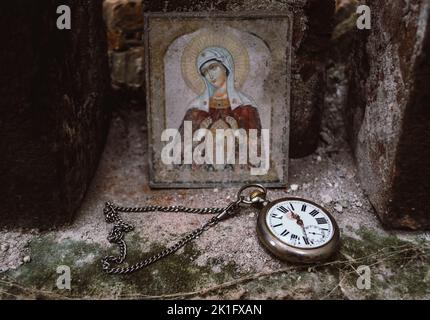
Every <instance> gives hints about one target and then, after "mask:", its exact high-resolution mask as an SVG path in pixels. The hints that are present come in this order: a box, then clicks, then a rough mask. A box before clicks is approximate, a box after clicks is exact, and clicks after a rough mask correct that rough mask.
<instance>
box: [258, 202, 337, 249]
mask: <svg viewBox="0 0 430 320" xmlns="http://www.w3.org/2000/svg"><path fill="white" fill-rule="evenodd" d="M266 224H267V226H268V228H269V230H270V231H271V233H272V234H273V235H274V236H275V237H276V238H278V239H279V240H280V241H282V242H283V243H285V244H287V245H289V246H293V247H296V248H300V249H314V248H318V247H321V246H323V245H325V244H327V243H328V242H329V241H330V240H331V239H332V238H333V235H334V227H333V223H332V221H331V219H330V218H329V216H328V215H327V213H325V212H324V211H323V210H322V209H321V208H320V207H317V206H315V205H314V204H312V203H310V202H307V201H305V200H299V199H294V200H293V199H292V200H285V201H281V202H278V203H276V204H275V205H273V207H271V208H270V209H269V210H268V211H267V214H266Z"/></svg>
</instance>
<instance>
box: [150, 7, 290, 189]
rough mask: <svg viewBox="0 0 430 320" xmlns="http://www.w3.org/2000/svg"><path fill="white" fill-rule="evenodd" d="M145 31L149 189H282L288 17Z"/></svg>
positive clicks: (166, 24)
mask: <svg viewBox="0 0 430 320" xmlns="http://www.w3.org/2000/svg"><path fill="white" fill-rule="evenodd" d="M145 22H146V33H145V35H146V58H147V61H146V66H147V70H148V72H147V100H148V107H149V118H148V119H149V127H150V129H151V131H150V137H149V142H150V143H149V145H150V155H151V161H150V177H151V186H154V187H180V186H184V187H204V186H211V185H216V184H218V183H222V184H243V183H244V182H260V183H266V185H269V186H270V185H272V186H275V185H276V186H277V185H282V184H285V182H286V181H285V179H286V176H287V166H286V163H287V159H288V128H289V107H288V106H289V105H288V103H289V99H288V97H289V77H288V76H289V75H288V73H289V66H290V54H289V52H290V42H291V40H290V33H291V25H290V19H289V18H288V15H279V16H270V15H268V16H266V15H265V16H242V15H235V16H228V15H222V14H215V15H212V14H211V17H210V18H207V17H206V18H203V17H199V16H198V15H197V16H196V15H193V14H178V15H176V14H175V15H172V14H148V15H147V17H146V20H145ZM280 27H281V28H284V33H281V34H280V33H274V31H275V30H277V29H279V28H280Z"/></svg>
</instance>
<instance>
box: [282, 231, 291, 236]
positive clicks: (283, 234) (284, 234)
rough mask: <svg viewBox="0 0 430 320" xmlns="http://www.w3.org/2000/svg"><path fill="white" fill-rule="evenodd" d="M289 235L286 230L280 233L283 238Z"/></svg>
mask: <svg viewBox="0 0 430 320" xmlns="http://www.w3.org/2000/svg"><path fill="white" fill-rule="evenodd" d="M289 233H290V231H288V230H284V231H283V232H282V233H281V236H283V237H285V236H286V235H288V234H289Z"/></svg>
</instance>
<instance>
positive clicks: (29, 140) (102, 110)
mask: <svg viewBox="0 0 430 320" xmlns="http://www.w3.org/2000/svg"><path fill="white" fill-rule="evenodd" d="M60 4H65V5H69V6H70V8H71V12H72V13H73V14H72V21H71V22H72V29H71V30H58V29H57V27H56V21H57V17H58V16H57V14H56V10H57V6H59V5H60ZM0 15H1V18H0V37H1V39H2V40H1V41H2V50H1V51H0V65H1V73H0V95H1V97H2V98H1V108H0V155H1V161H0V177H1V178H0V179H1V183H0V194H1V196H2V203H1V206H0V224H1V225H10V226H13V227H39V228H50V227H54V226H58V225H61V224H64V223H68V222H70V221H71V220H72V218H73V215H74V213H75V212H76V210H77V209H78V208H79V207H80V205H81V203H82V200H83V197H84V195H85V193H86V190H87V188H88V185H89V183H90V181H91V179H92V177H93V175H94V173H95V170H96V168H97V164H98V161H99V157H100V155H101V152H102V150H103V145H104V141H105V137H106V133H107V129H108V123H109V103H108V102H109V101H110V99H109V96H108V94H109V90H110V88H109V68H108V62H107V61H108V60H107V55H106V51H107V46H106V41H105V38H106V37H105V28H104V23H103V19H102V2H101V1H95V0H91V1H90V0H79V1H77V0H73V1H72V0H70V1H67V0H62V1H55V0H49V1H24V0H17V1H11V2H10V1H2V2H1V4H0Z"/></svg>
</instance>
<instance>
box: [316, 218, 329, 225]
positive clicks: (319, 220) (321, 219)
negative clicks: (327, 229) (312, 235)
mask: <svg viewBox="0 0 430 320" xmlns="http://www.w3.org/2000/svg"><path fill="white" fill-rule="evenodd" d="M316 220H317V222H318V224H327V219H326V218H317V219H316Z"/></svg>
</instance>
